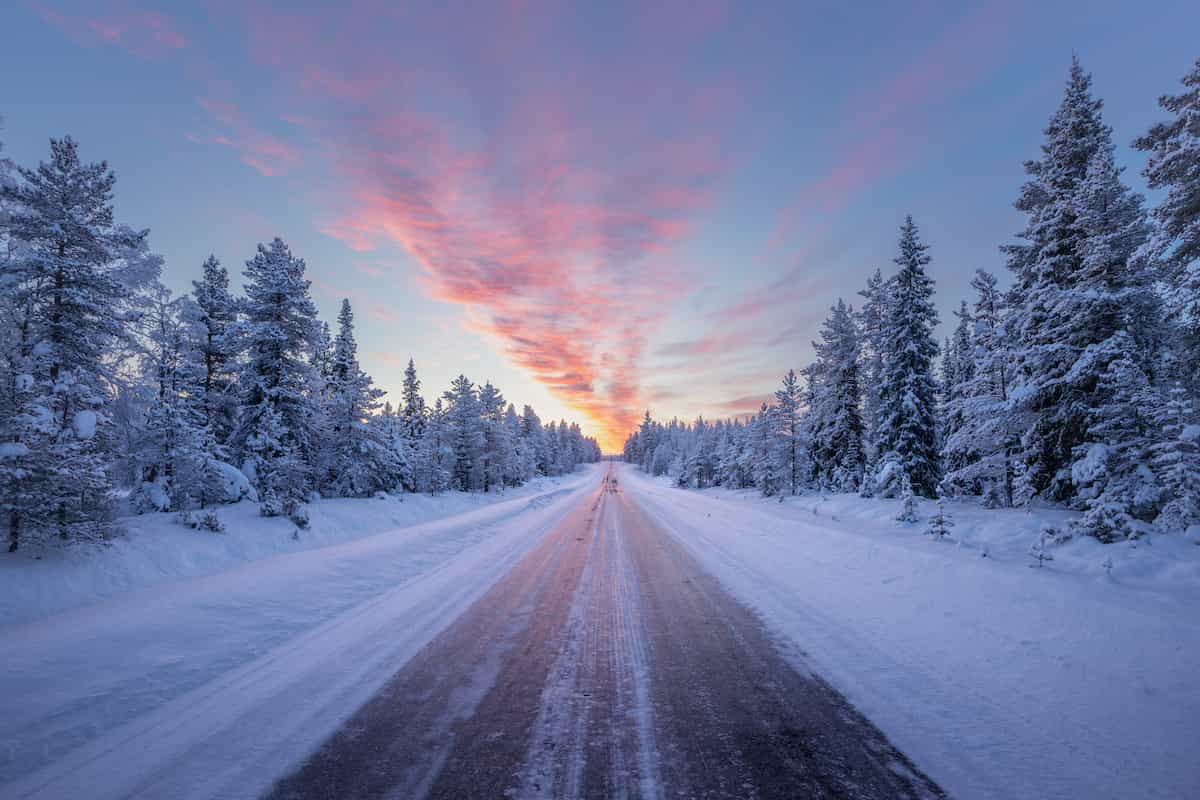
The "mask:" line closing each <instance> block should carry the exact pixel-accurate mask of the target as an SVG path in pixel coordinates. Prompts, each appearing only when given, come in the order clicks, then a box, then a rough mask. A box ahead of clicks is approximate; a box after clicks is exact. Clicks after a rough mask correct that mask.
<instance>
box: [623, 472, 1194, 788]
mask: <svg viewBox="0 0 1200 800" xmlns="http://www.w3.org/2000/svg"><path fill="white" fill-rule="evenodd" d="M621 483H622V485H623V486H625V487H626V489H627V491H632V494H633V496H634V497H635V498H636V499H637V501H638V502H639V503H640V504H641V505H642V506H643V508H644V509H645V510H646V511H647V513H649V514H650V515H651V516H653V517H654V518H655V519H656V520H657V521H658V522H659V524H660V525H662V527H663V528H664V529H665V530H667V531H669V532H670V533H671V534H672V535H673V536H675V537H676V538H677V539H678V540H679V541H680V542H681V543H682V544H683V545H684V546H686V547H687V548H688V549H689V550H690V551H691V552H692V553H693V554H694V555H695V556H696V558H697V559H698V560H699V561H700V562H701V564H702V565H703V566H704V567H705V568H706V569H708V570H709V571H710V572H711V573H712V574H713V575H714V576H716V577H717V578H718V579H720V580H721V581H722V583H723V584H724V585H725V586H726V587H727V588H728V589H729V590H730V591H731V592H733V593H734V594H735V595H736V596H738V597H739V598H740V599H742V600H743V601H744V602H746V603H747V604H748V605H750V606H751V607H753V608H754V609H756V610H757V611H758V612H759V613H761V614H762V615H763V617H764V619H765V620H766V622H767V624H768V625H769V626H770V627H771V628H772V629H773V630H774V631H775V632H776V633H777V634H781V635H782V637H783V638H784V639H785V640H787V641H790V642H791V643H793V644H794V645H796V646H798V647H799V648H800V649H801V650H802V651H803V652H804V654H805V657H806V663H805V664H804V665H802V666H805V667H808V668H811V669H814V670H815V671H816V672H818V673H819V674H821V675H822V676H823V677H825V678H826V679H827V680H829V681H830V682H831V683H832V684H833V685H834V686H836V687H837V688H838V689H839V690H840V691H842V692H843V693H844V694H845V695H846V696H847V697H848V698H849V699H850V700H851V701H852V702H853V703H855V705H857V706H858V707H859V709H860V710H862V711H863V712H864V713H865V714H866V715H867V716H868V717H869V718H870V719H871V720H872V721H874V722H875V723H876V724H877V725H878V726H879V727H880V728H881V729H882V730H883V731H884V733H885V734H887V735H888V737H889V738H890V739H892V741H893V742H894V743H895V744H896V745H897V746H898V747H899V748H900V749H901V750H903V751H904V752H905V753H907V754H908V755H909V756H910V757H912V758H913V759H914V760H915V761H916V763H917V764H918V765H920V766H921V767H922V768H923V769H925V770H926V771H927V772H928V773H929V774H930V775H931V776H932V777H933V778H934V779H935V780H937V781H938V782H939V783H941V784H942V786H943V787H944V788H945V789H946V790H947V791H949V792H950V794H951V795H952V796H955V797H962V798H1014V800H1016V799H1018V798H1019V799H1020V800H1026V799H1027V798H1034V797H1036V798H1041V799H1049V798H1080V797H1086V798H1089V800H1100V799H1101V798H1130V797H1138V798H1146V799H1147V800H1149V799H1150V798H1164V800H1165V799H1166V798H1183V797H1195V796H1197V795H1196V792H1197V787H1200V759H1197V758H1196V756H1195V743H1196V741H1197V738H1198V737H1200V669H1197V666H1198V665H1200V617H1197V614H1196V609H1197V608H1200V547H1197V546H1196V540H1195V539H1194V538H1191V537H1185V536H1157V537H1153V538H1148V539H1144V540H1142V541H1141V542H1138V543H1136V545H1110V546H1103V545H1100V544H1098V543H1096V542H1095V541H1092V540H1077V541H1073V542H1070V543H1068V544H1066V545H1063V546H1059V547H1053V548H1051V549H1050V551H1049V552H1050V553H1051V554H1052V555H1053V557H1054V560H1053V561H1050V562H1047V563H1046V565H1045V566H1044V568H1040V569H1031V568H1030V567H1029V564H1030V563H1032V562H1031V559H1030V557H1029V553H1028V551H1029V547H1030V545H1031V544H1032V542H1033V541H1034V539H1035V538H1037V537H1038V535H1039V534H1038V531H1039V529H1040V527H1041V525H1042V524H1043V523H1046V522H1049V523H1051V524H1057V525H1060V526H1061V525H1062V524H1063V523H1065V522H1066V521H1067V520H1068V519H1070V517H1071V514H1069V513H1068V512H1061V511H1052V510H1042V511H1036V512H1033V513H1027V512H1024V511H998V510H997V511H988V510H984V509H981V508H979V507H977V506H970V505H967V504H963V503H954V502H947V503H946V509H947V511H948V513H950V514H951V515H952V516H953V518H954V521H955V527H954V529H953V540H952V541H951V542H935V541H932V540H930V539H929V538H928V537H926V536H923V535H922V531H924V529H925V524H924V520H925V519H926V518H927V517H928V516H929V515H930V514H931V513H932V511H933V503H931V502H928V501H922V502H921V505H920V508H919V512H918V513H919V515H920V517H921V519H922V521H921V522H918V523H914V524H911V525H903V524H899V523H896V522H895V521H894V517H895V513H896V509H897V507H898V503H899V501H897V500H862V499H861V498H858V497H857V496H854V495H830V496H827V497H824V498H823V497H819V496H815V495H809V496H804V497H798V498H790V499H789V500H788V501H787V502H784V503H779V502H777V501H775V500H764V499H762V498H760V497H757V496H755V495H753V494H751V493H744V492H728V491H725V490H720V489H716V490H708V491H705V492H696V491H689V490H681V489H675V488H672V487H670V486H668V485H667V484H666V483H665V482H664V481H663V480H662V479H653V478H649V477H647V476H645V475H644V474H642V473H640V472H637V471H636V470H634V469H633V468H632V467H630V466H624V467H622V474H621ZM984 553H986V557H981V556H983V554H984ZM1106 560H1108V561H1109V563H1110V564H1111V574H1110V570H1109V569H1108V568H1107V567H1106V566H1105V562H1106ZM790 649H791V648H784V650H785V652H787V651H788V650H790Z"/></svg>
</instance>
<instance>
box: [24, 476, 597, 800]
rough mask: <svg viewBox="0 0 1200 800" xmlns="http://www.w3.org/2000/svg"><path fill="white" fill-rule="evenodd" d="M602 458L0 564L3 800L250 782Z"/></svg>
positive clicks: (489, 575)
mask: <svg viewBox="0 0 1200 800" xmlns="http://www.w3.org/2000/svg"><path fill="white" fill-rule="evenodd" d="M600 469H601V468H600V467H598V466H595V465H593V466H590V467H586V468H583V469H581V470H580V471H579V472H578V473H577V474H575V475H572V476H569V477H566V478H562V479H544V480H540V481H538V482H536V483H535V484H533V485H530V486H527V487H524V488H523V489H521V490H518V491H513V492H509V493H506V494H503V495H499V496H493V497H487V498H480V497H477V496H464V495H459V494H448V495H445V496H443V497H441V498H436V499H430V498H419V497H412V496H406V497H405V498H404V500H403V502H401V501H400V500H399V499H397V498H391V499H381V500H373V499H372V500H337V501H323V502H319V503H316V504H314V505H313V507H312V509H311V510H312V526H311V529H310V530H307V531H302V532H301V533H300V538H299V540H293V539H292V531H293V529H294V526H292V525H291V524H290V523H287V522H286V521H283V520H278V519H275V520H264V519H261V518H259V517H258V516H256V514H255V508H254V506H251V505H249V504H244V505H241V506H234V507H228V508H224V509H222V511H221V515H222V517H223V519H224V520H225V522H226V525H227V529H228V532H227V533H224V534H213V533H205V532H201V531H193V530H188V529H184V528H181V527H179V526H177V525H174V524H173V523H172V522H171V521H170V517H169V516H166V515H154V516H150V517H142V518H136V519H133V520H130V521H129V525H128V527H129V535H128V537H127V538H126V539H124V540H120V541H118V542H117V543H116V544H114V545H113V546H112V547H109V548H107V549H105V550H103V551H101V552H100V553H93V554H91V555H90V556H87V557H85V555H84V554H82V553H68V554H60V555H55V556H53V557H47V558H44V559H42V560H40V561H34V562H32V563H30V562H28V561H25V560H24V559H11V558H10V559H0V564H2V571H0V609H2V611H0V613H2V614H3V617H2V619H3V620H4V623H3V624H2V626H0V652H2V653H3V658H0V686H3V691H2V692H0V797H5V798H7V797H89V798H102V797H112V796H127V795H128V794H130V793H134V792H140V793H141V794H142V795H144V796H156V797H173V798H184V797H213V796H239V797H240V796H248V797H249V796H255V795H256V794H257V793H258V792H260V791H261V790H262V789H264V788H265V787H266V786H268V785H269V783H270V781H271V780H273V779H274V778H275V777H277V773H278V771H279V769H280V768H281V767H283V766H286V765H288V764H291V763H293V762H295V761H296V760H298V759H299V758H300V757H302V756H303V755H304V754H305V753H307V752H309V751H310V750H312V749H314V748H315V747H316V745H318V744H319V743H320V741H321V740H322V739H323V738H324V737H325V736H326V735H327V734H328V733H329V732H331V731H332V730H333V729H335V728H336V727H337V725H338V724H340V723H341V722H342V721H343V720H344V719H345V718H346V716H348V715H349V714H350V713H352V712H353V711H354V710H355V708H357V707H358V706H359V705H360V704H361V703H362V702H363V701H364V700H365V699H367V698H368V697H370V696H371V695H372V694H373V693H374V692H375V691H376V690H377V689H378V687H379V686H380V685H382V683H383V681H384V680H386V679H387V677H388V676H390V675H392V674H394V673H395V671H396V670H397V669H399V667H400V666H401V665H403V664H404V663H405V662H406V661H407V660H408V659H409V658H411V657H412V656H413V655H414V654H415V653H416V652H418V651H419V650H420V649H421V648H422V647H423V646H424V645H425V644H426V643H427V642H428V641H430V640H431V639H432V638H433V637H434V636H435V635H436V634H437V633H438V632H440V631H441V630H442V629H444V628H445V627H446V626H447V625H448V624H449V623H450V622H452V621H453V620H454V619H455V618H456V617H457V616H458V615H459V613H461V612H462V611H463V610H464V609H465V608H466V607H467V606H469V605H470V603H472V602H473V601H474V600H475V599H477V598H478V597H480V596H481V595H482V594H483V593H484V592H485V591H486V590H487V588H488V587H490V586H491V585H492V584H493V583H494V582H495V581H496V580H497V579H498V578H499V577H501V576H503V575H504V574H505V573H507V572H508V571H509V570H510V569H511V568H512V566H513V565H514V564H515V563H516V562H517V561H518V560H519V559H520V558H521V556H522V555H524V554H525V553H526V552H528V550H529V548H530V547H531V546H532V545H534V544H535V543H536V542H537V541H538V540H539V539H540V538H541V536H542V534H544V533H545V532H546V531H547V530H549V529H550V528H552V527H553V525H554V524H555V523H556V522H557V521H558V520H559V519H561V518H562V516H563V515H564V514H566V513H567V512H568V511H570V510H571V509H572V508H573V507H574V506H576V505H577V504H578V503H579V502H580V500H581V498H582V497H583V496H584V495H585V494H586V493H587V492H589V491H592V490H593V489H594V488H595V486H596V484H597V482H598V481H599V480H600V477H601V471H600ZM439 518H441V519H439ZM430 520H433V521H430ZM185 754H186V764H184V762H183V761H182V760H178V759H180V757H181V756H184V755H185Z"/></svg>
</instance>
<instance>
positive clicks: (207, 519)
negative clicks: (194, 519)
mask: <svg viewBox="0 0 1200 800" xmlns="http://www.w3.org/2000/svg"><path fill="white" fill-rule="evenodd" d="M200 527H201V528H203V529H204V530H206V531H212V532H213V533H224V532H225V523H224V522H221V518H220V517H218V516H217V512H215V511H205V512H202V513H201V514H200Z"/></svg>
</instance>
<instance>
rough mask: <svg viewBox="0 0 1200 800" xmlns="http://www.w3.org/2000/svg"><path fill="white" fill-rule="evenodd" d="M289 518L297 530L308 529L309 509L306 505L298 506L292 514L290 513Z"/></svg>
mask: <svg viewBox="0 0 1200 800" xmlns="http://www.w3.org/2000/svg"><path fill="white" fill-rule="evenodd" d="M287 516H288V519H290V520H291V521H292V523H293V524H294V525H295V526H296V527H297V528H300V529H301V530H307V529H308V522H309V520H308V508H306V507H305V506H304V505H301V504H297V505H296V506H295V507H294V508H293V509H292V510H291V511H290V512H288V515H287Z"/></svg>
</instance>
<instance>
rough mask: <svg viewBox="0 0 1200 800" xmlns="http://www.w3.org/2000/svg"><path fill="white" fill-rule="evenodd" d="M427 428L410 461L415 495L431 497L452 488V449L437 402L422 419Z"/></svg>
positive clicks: (444, 417)
mask: <svg viewBox="0 0 1200 800" xmlns="http://www.w3.org/2000/svg"><path fill="white" fill-rule="evenodd" d="M425 421H426V425H425V428H424V430H423V431H422V432H421V438H420V440H419V441H418V442H417V447H416V450H415V451H414V452H415V456H414V459H413V478H414V482H415V483H416V486H417V491H419V492H428V493H429V494H432V495H438V494H441V493H442V492H444V491H447V490H449V489H450V488H451V481H452V478H453V475H452V471H453V469H454V448H453V447H452V445H451V442H450V438H449V436H448V434H447V432H446V412H445V409H444V408H443V406H442V398H440V397H439V398H438V399H437V401H436V402H435V403H434V405H433V408H431V409H429V413H428V414H427V415H426V418H425Z"/></svg>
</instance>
